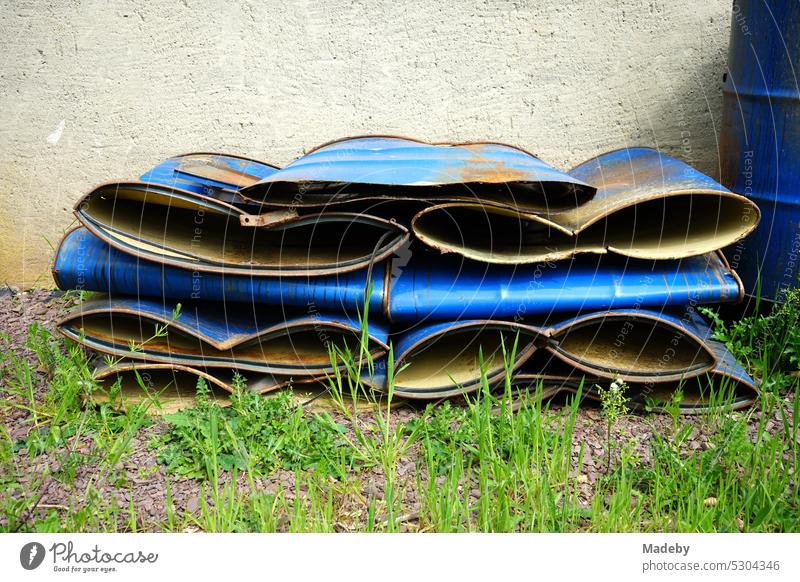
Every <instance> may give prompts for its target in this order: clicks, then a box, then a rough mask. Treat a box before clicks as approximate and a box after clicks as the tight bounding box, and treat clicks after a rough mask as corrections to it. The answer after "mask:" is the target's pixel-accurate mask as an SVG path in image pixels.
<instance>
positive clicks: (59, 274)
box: [53, 228, 387, 313]
mask: <svg viewBox="0 0 800 582" xmlns="http://www.w3.org/2000/svg"><path fill="white" fill-rule="evenodd" d="M386 275H387V269H386V264H385V263H377V264H375V265H374V267H373V268H372V270H371V271H370V270H368V269H362V270H360V271H350V272H347V273H341V274H338V275H331V276H325V277H252V276H248V275H224V276H223V275H222V274H219V273H201V272H199V271H193V270H190V269H181V268H178V267H171V266H168V265H164V264H162V263H157V262H154V261H150V260H147V259H145V258H140V257H137V256H135V255H131V254H128V253H124V252H122V251H120V250H118V249H116V248H114V247H112V246H110V245H108V244H107V243H105V242H104V241H103V240H101V239H100V238H98V237H96V236H94V235H93V234H92V233H91V232H89V231H88V230H87V229H85V228H77V229H75V230H72V231H70V232H68V233H67V234H66V235H65V236H64V238H63V239H62V240H61V244H60V245H59V247H58V249H57V251H56V258H55V263H54V265H53V278H54V279H55V282H56V284H57V285H58V287H59V288H60V289H81V290H84V291H98V292H101V293H109V294H112V295H121V296H125V295H128V296H134V297H152V298H156V299H162V300H174V301H187V300H191V301H209V302H211V301H216V302H222V303H225V304H234V305H235V304H244V305H245V307H248V308H249V309H255V308H260V307H262V306H266V305H272V306H278V307H287V308H303V309H308V310H322V311H326V310H327V311H332V312H344V313H355V312H356V308H362V307H363V306H364V302H365V299H366V297H367V295H366V291H367V287H368V286H369V287H370V288H371V289H372V292H371V294H370V296H369V308H370V310H371V311H374V312H378V313H380V312H381V310H382V307H383V303H384V301H385V296H386V295H385V288H384V280H385V278H386ZM368 282H369V283H370V285H368ZM232 308H233V307H232Z"/></svg>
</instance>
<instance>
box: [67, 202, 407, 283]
mask: <svg viewBox="0 0 800 582" xmlns="http://www.w3.org/2000/svg"><path fill="white" fill-rule="evenodd" d="M79 212H80V213H81V214H83V215H84V216H86V217H87V218H88V220H89V221H90V222H92V223H94V224H95V226H96V227H98V228H100V229H101V230H103V231H104V232H105V233H106V236H109V237H110V238H111V239H114V240H116V241H117V242H118V243H121V244H123V245H125V246H128V247H132V248H134V249H137V250H142V251H151V252H156V253H157V254H161V255H164V256H167V257H173V258H183V259H190V260H203V261H206V262H208V263H211V264H218V265H223V264H224V265H233V266H240V267H272V268H276V269H287V270H292V269H309V268H315V267H329V266H333V265H341V266H346V265H348V264H352V263H358V262H362V261H363V260H364V258H365V257H369V256H371V255H372V254H373V252H374V251H375V247H376V245H378V243H379V242H380V243H381V244H380V245H379V247H378V249H377V250H378V253H385V252H387V250H388V249H389V248H390V247H391V246H393V245H396V244H397V243H398V242H399V240H400V239H402V238H403V237H404V235H405V232H404V230H403V229H402V228H400V227H398V226H396V225H393V224H391V223H389V222H386V221H379V220H376V219H372V220H370V219H369V217H358V218H355V219H354V216H350V215H345V216H337V215H330V216H326V217H319V218H315V217H306V218H304V219H298V220H295V221H293V222H289V223H285V224H282V225H280V226H279V227H275V228H253V227H250V226H242V225H241V224H240V222H239V220H240V215H239V213H237V212H235V211H233V210H231V211H227V210H226V209H225V208H224V207H221V206H215V205H213V204H204V203H201V202H199V201H192V200H189V199H184V198H181V197H178V196H172V195H170V194H168V193H164V192H157V191H151V190H147V189H144V188H142V189H139V188H134V187H127V186H119V187H118V186H114V187H109V188H105V189H100V190H99V191H96V192H95V193H94V194H93V195H91V196H90V197H89V198H88V199H87V201H86V202H85V203H84V204H83V205H82V206H81V207H80V209H79ZM387 233H389V234H391V235H393V236H389V237H385V236H384V235H386V234H387Z"/></svg>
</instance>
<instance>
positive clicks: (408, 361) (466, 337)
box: [395, 327, 531, 390]
mask: <svg viewBox="0 0 800 582" xmlns="http://www.w3.org/2000/svg"><path fill="white" fill-rule="evenodd" d="M515 338H516V331H515V330H511V329H494V328H488V327H484V328H482V329H480V330H476V329H474V328H466V329H461V330H453V331H451V332H445V333H443V334H441V335H438V336H436V337H435V338H432V339H430V340H428V341H424V342H422V343H421V344H420V345H418V346H417V347H415V348H413V349H412V350H411V351H410V352H409V353H407V354H405V355H404V356H403V357H402V359H401V360H398V362H397V367H400V366H405V368H403V369H402V370H400V372H399V373H398V374H397V377H396V378H395V384H396V385H397V388H398V390H401V389H402V390H406V389H408V390H426V389H427V390H437V389H443V388H455V387H457V386H458V385H463V386H464V387H465V388H466V387H469V386H470V385H475V384H477V383H478V382H479V381H480V379H481V365H480V358H479V354H480V352H481V350H483V362H484V363H483V369H484V370H485V371H486V375H487V378H489V379H491V378H493V377H495V376H497V375H498V374H500V373H502V372H503V370H504V369H505V360H504V353H503V346H505V350H506V354H508V356H507V357H510V353H511V350H512V348H513V346H514V340H515ZM519 342H520V343H519V347H518V350H517V357H518V358H520V357H521V356H522V354H525V353H526V352H528V351H529V350H530V349H531V348H530V347H529V346H525V345H524V343H525V340H524V339H523V338H522V337H520V340H519Z"/></svg>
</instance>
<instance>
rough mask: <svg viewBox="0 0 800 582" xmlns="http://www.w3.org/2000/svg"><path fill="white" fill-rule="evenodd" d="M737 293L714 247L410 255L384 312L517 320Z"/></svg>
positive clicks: (407, 318)
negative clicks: (669, 252)
mask: <svg viewBox="0 0 800 582" xmlns="http://www.w3.org/2000/svg"><path fill="white" fill-rule="evenodd" d="M740 298H741V288H740V285H739V282H738V280H737V278H736V276H735V275H734V274H733V273H732V272H731V271H730V269H729V268H728V267H727V265H726V264H725V262H724V261H723V260H722V259H721V258H720V256H719V255H717V254H708V255H704V256H700V257H691V258H688V259H682V260H674V261H636V260H630V259H621V258H620V257H613V256H605V257H601V258H599V259H597V258H591V259H587V258H585V257H580V258H576V259H574V260H573V261H560V262H547V263H544V264H541V265H535V266H521V267H506V266H501V265H480V264H475V263H471V262H468V261H461V260H458V259H455V258H453V257H436V259H435V260H434V259H431V258H428V257H423V256H420V255H415V256H414V257H413V258H412V259H411V261H410V263H409V264H408V265H407V266H406V267H404V268H403V270H402V272H401V273H400V274H399V276H397V277H396V278H395V279H394V280H393V282H392V285H391V289H390V292H389V316H390V318H391V320H392V321H394V322H420V321H426V320H449V321H455V320H458V319H461V318H468V319H474V318H481V319H503V318H511V319H517V320H519V319H520V318H525V317H531V316H535V315H541V314H547V313H550V312H567V311H592V310H599V309H618V308H625V307H633V306H640V307H649V308H653V309H662V308H664V307H668V306H681V305H687V304H690V303H696V304H708V303H726V302H735V301H737V300H739V299H740Z"/></svg>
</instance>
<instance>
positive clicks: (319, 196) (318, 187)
mask: <svg viewBox="0 0 800 582" xmlns="http://www.w3.org/2000/svg"><path fill="white" fill-rule="evenodd" d="M301 192H302V196H300V195H299V193H301ZM594 193H595V189H594V188H592V187H590V186H583V185H580V184H573V183H566V182H508V183H500V184H496V183H494V184H493V183H484V182H477V181H476V182H469V183H458V184H442V185H435V186H433V185H420V184H409V185H404V186H397V185H385V184H362V183H340V182H313V181H312V182H277V181H273V182H267V183H261V184H256V185H254V186H252V187H249V188H245V189H244V190H243V191H242V194H243V195H244V196H246V197H248V198H249V199H251V200H253V201H254V202H257V203H262V204H273V205H278V206H292V207H301V208H302V207H309V208H310V207H322V206H333V205H338V204H346V203H353V202H355V201H364V200H389V201H395V202H400V201H405V202H412V203H414V202H417V203H420V202H428V203H430V202H439V203H441V202H463V203H467V204H468V203H472V204H484V203H485V204H488V205H492V206H496V207H504V208H511V209H519V210H520V211H523V212H547V211H551V212H552V211H555V210H566V209H570V208H575V207H576V206H579V205H581V204H583V203H585V202H586V201H588V200H590V199H591V198H592V196H594Z"/></svg>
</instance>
